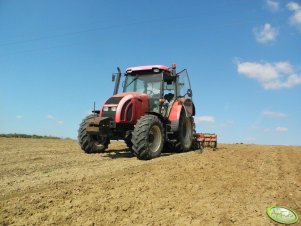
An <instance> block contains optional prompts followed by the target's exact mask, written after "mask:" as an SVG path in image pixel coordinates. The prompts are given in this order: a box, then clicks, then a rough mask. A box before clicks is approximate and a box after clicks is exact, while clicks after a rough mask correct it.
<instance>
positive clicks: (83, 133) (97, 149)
mask: <svg viewBox="0 0 301 226" xmlns="http://www.w3.org/2000/svg"><path fill="white" fill-rule="evenodd" d="M94 117H98V116H95V115H89V116H87V117H86V118H85V119H84V120H83V121H82V123H81V124H80V127H79V130H78V142H79V145H80V147H81V149H82V150H83V151H84V152H86V153H88V154H90V153H101V152H103V151H104V150H105V149H106V148H107V147H108V144H109V143H110V141H109V139H108V138H107V137H100V136H99V135H97V134H95V135H92V134H89V133H87V127H88V123H87V121H88V120H89V119H92V118H94Z"/></svg>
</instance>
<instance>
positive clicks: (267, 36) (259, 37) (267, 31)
mask: <svg viewBox="0 0 301 226" xmlns="http://www.w3.org/2000/svg"><path fill="white" fill-rule="evenodd" d="M253 32H254V35H255V39H256V41H257V42H259V43H268V42H272V41H274V40H275V39H276V38H277V36H278V33H279V31H278V29H277V28H275V27H273V26H272V25H271V24H269V23H266V24H264V25H263V27H260V28H258V27H257V28H254V29H253Z"/></svg>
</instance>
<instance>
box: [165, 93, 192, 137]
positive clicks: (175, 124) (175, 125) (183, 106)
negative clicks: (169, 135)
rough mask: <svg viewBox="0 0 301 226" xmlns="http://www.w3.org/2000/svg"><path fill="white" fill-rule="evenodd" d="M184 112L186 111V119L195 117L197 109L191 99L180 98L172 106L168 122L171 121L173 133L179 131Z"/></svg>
mask: <svg viewBox="0 0 301 226" xmlns="http://www.w3.org/2000/svg"><path fill="white" fill-rule="evenodd" d="M182 110H184V111H185V114H186V117H192V116H194V115H195V107H194V104H193V102H192V100H191V99H188V98H180V99H178V100H176V101H175V102H174V103H173V104H172V107H171V109H170V113H169V116H168V120H169V121H170V125H171V131H173V132H176V131H178V129H179V120H180V116H181V111H182Z"/></svg>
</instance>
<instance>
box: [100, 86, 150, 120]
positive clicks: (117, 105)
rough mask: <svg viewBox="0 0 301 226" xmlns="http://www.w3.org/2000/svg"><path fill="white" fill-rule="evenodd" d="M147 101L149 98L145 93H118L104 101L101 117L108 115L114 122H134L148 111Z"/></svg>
mask: <svg viewBox="0 0 301 226" xmlns="http://www.w3.org/2000/svg"><path fill="white" fill-rule="evenodd" d="M148 103H149V98H148V96H147V94H145V93H141V92H128V93H119V94H116V95H114V96H112V97H111V98H109V99H108V100H107V101H106V102H105V104H104V105H103V107H102V109H101V117H110V118H112V120H114V121H115V122H116V123H130V124H134V123H136V122H137V119H139V118H140V117H141V116H142V115H144V113H145V112H147V111H148Z"/></svg>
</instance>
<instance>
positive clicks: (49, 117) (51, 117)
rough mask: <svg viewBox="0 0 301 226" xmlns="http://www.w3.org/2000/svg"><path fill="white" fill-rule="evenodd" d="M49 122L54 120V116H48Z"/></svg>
mask: <svg viewBox="0 0 301 226" xmlns="http://www.w3.org/2000/svg"><path fill="white" fill-rule="evenodd" d="M46 117H47V118H48V119H49V120H54V116H53V115H47V116H46Z"/></svg>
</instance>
